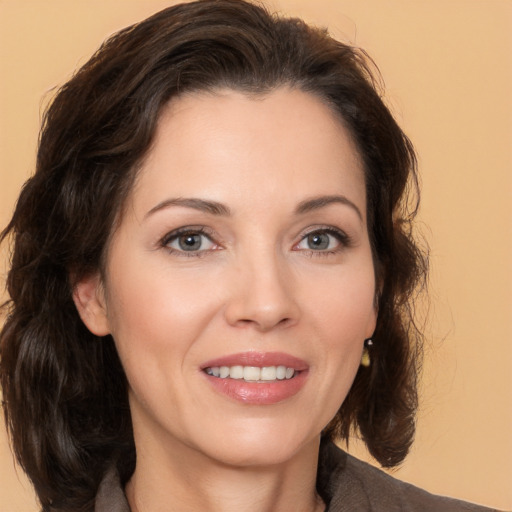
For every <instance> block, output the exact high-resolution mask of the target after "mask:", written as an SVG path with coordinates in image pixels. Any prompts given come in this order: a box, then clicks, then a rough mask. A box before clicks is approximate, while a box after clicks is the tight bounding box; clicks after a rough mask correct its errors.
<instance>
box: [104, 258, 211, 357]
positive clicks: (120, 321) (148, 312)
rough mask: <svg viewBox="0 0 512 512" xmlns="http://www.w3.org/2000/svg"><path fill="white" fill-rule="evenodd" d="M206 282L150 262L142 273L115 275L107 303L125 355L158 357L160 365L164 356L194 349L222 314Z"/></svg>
mask: <svg viewBox="0 0 512 512" xmlns="http://www.w3.org/2000/svg"><path fill="white" fill-rule="evenodd" d="M125 276H129V278H127V277H125ZM203 277H204V276H192V277H191V276H190V275H187V276H184V275H183V273H181V275H179V274H177V273H171V272H169V271H168V270H167V269H166V268H165V267H164V268H158V269H154V268H151V267H150V266H149V265H148V264H147V263H146V264H145V266H143V267H140V266H139V268H138V269H133V268H132V269H130V268H126V266H124V267H123V266H120V267H118V268H117V270H116V272H113V273H112V275H111V285H110V287H109V297H108V299H107V301H108V304H109V308H108V317H109V324H110V327H111V332H112V335H113V337H114V339H115V340H116V345H117V347H118V351H119V352H120V356H121V357H122V358H123V355H127V354H133V355H135V356H137V355H140V357H143V358H149V357H151V355H152V356H153V357H154V356H155V355H156V356H158V357H157V359H159V360H161V359H162V358H161V357H160V356H161V355H162V354H164V353H165V352H169V351H171V352H172V353H174V354H177V353H179V352H183V351H186V350H187V349H188V348H190V346H191V345H193V343H194V341H195V340H197V338H198V337H199V336H200V334H201V332H202V331H203V330H204V328H205V326H206V325H207V324H208V323H209V322H210V321H211V318H212V317H213V316H214V315H215V314H216V312H217V311H218V309H219V307H218V302H219V299H218V298H217V297H216V295H215V293H214V290H211V289H204V287H203V286H201V283H203V282H204V279H203ZM139 353H140V354H139ZM176 361H178V360H177V359H176Z"/></svg>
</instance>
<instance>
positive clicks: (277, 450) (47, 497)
mask: <svg viewBox="0 0 512 512" xmlns="http://www.w3.org/2000/svg"><path fill="white" fill-rule="evenodd" d="M415 184H416V174H415V157H414V152H413V149H412V147H411V144H410V143H409V141H408V139H407V138H406V137H405V135H404V134H403V133H402V131H401V130H400V128H399V127H398V126H397V124H396V123H395V121H394V120H393V118H392V117H391V115H390V114H389V112H388V110H387V109H386V107H385V106H384V104H383V103H382V101H381V99H380V98H379V95H378V92H377V90H376V84H375V80H374V78H373V76H372V73H371V66H370V65H369V64H368V63H367V60H366V59H365V58H364V56H363V55H362V54H361V52H359V51H357V50H355V49H353V48H351V47H349V46H346V45H343V44H341V43H339V42H336V41H334V40H332V39H331V38H330V37H329V36H327V35H326V34H325V33H324V32H322V31H318V30H314V29H311V28H308V27H307V26H306V25H304V24H303V23H302V22H300V21H298V20H286V19H275V18H273V17H271V16H269V15H268V14H267V13H266V12H265V11H264V10H263V9H261V8H260V7H257V6H255V5H251V4H247V3H245V2H241V1H238V0H235V1H233V0H221V1H217V2H198V3H191V4H186V5H180V6H175V7H172V8H170V9H167V10H165V11H162V12H161V13H158V14H156V15H155V16H153V17H151V18H149V19H148V20H146V21H144V22H142V23H140V24H138V25H135V26H134V27H130V28H128V29H126V30H123V31H121V32H120V33H119V34H117V35H115V36H114V37H112V38H111V39H110V40H109V41H108V42H107V43H106V44H105V45H104V46H103V47H102V48H101V49H100V50H99V51H98V52H97V53H96V55H95V56H93V58H92V59H91V60H90V61H89V62H88V63H87V64H86V65H85V66H84V67H83V68H82V69H81V70H80V71H79V72H78V73H77V74H76V75H75V76H74V77H73V78H72V79H71V80H70V81H69V82H68V83H67V84H66V85H65V86H64V87H63V88H62V89H61V90H60V92H59V93H58V95H57V96H56V98H55V100H54V101H53V103H52V105H51V107H50V108H49V110H48V112H47V114H46V116H45V119H44V126H43V131H42V134H41V140H40V147H39V153H38V161H37V172H36V174H35V176H34V177H33V178H32V179H31V180H30V181H29V182H28V183H27V184H26V186H25V188H24V190H23V192H22V194H21V195H20V199H19V202H18V205H17V208H16V211H15V214H14V216H13V219H12V221H11V223H10V224H9V226H8V227H7V229H6V230H5V231H4V234H3V237H4V238H5V237H6V236H7V235H12V236H13V237H14V250H13V256H12V268H11V271H10V273H9V276H8V288H9V293H10V295H11V299H12V302H11V306H10V307H11V309H10V315H9V318H8V320H7V322H6V324H5V326H4V329H3V331H2V345H1V350H2V352H1V356H2V369H1V376H2V389H3V393H4V400H5V407H4V410H5V414H6V419H7V421H8V425H9V428H10V432H11V435H12V439H13V446H14V450H15V453H16V455H17V457H18V459H19V461H20V463H21V464H22V466H23V468H24V469H25V471H26V472H27V474H28V475H29V477H30V478H31V480H32V482H33V483H34V487H35V489H36V492H37V494H38V497H39V499H40V500H41V503H42V506H43V510H93V509H94V510H98V511H104V510H132V511H142V510H150V511H153V510H231V509H235V508H236V509H237V510H275V511H280V510H298V511H313V510H326V509H328V510H330V511H336V510H386V511H387V510H483V509H482V508H481V507H477V506H472V505H469V504H464V503H461V502H455V501H453V500H447V499H443V498H438V497H434V496H431V495H428V494H427V493H425V492H424V491H420V490H418V489H416V488H413V487H411V486H407V485H406V484H402V483H399V482H397V481H395V480H393V479H391V478H390V477H388V476H386V475H384V474H383V473H380V472H378V471H377V470H375V469H372V468H370V467H369V466H366V465H364V464H362V463H360V462H358V461H356V460H355V459H353V458H351V457H349V456H347V455H346V454H344V453H343V452H341V451H339V450H338V449H337V448H335V446H334V445H333V444H332V441H333V440H334V439H336V438H342V439H347V438H348V436H349V434H350V433H351V432H352V431H353V430H355V429H357V430H358V431H359V432H360V434H361V436H362V438H363V439H364V441H365V443H366V444H367V446H368V448H369V450H370V452H371V453H372V454H373V455H374V457H375V458H376V459H377V460H378V461H379V462H380V463H381V464H382V465H383V466H386V467H393V466H396V465H397V464H399V463H400V462H401V461H402V460H403V459H404V457H405V456H406V454H407V452H408V449H409V447H410V445H411V442H412V438H413V434H414V413H415V410H416V406H417V400H416V372H415V370H416V365H417V361H418V357H419V355H420V341H421V336H420V335H419V333H417V332H416V330H415V327H414V323H413V320H412V318H411V317H410V315H409V310H410V297H411V293H412V292H413V291H414V290H415V289H416V287H417V285H418V284H421V282H422V280H423V279H424V274H425V270H426V264H425V259H424V257H423V255H422V254H421V252H420V251H419V250H418V249H417V247H416V246H415V244H414V241H413V239H412V237H411V233H410V221H411V220H412V218H413V216H414V210H415V209H414V208H413V209H412V211H409V210H408V209H407V205H408V202H407V197H406V192H407V190H408V188H407V187H408V186H410V185H412V188H413V189H414V187H415Z"/></svg>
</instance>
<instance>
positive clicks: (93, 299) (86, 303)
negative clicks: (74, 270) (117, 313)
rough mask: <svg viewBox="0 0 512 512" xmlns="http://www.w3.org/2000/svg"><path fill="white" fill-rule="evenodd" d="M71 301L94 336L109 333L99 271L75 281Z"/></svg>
mask: <svg viewBox="0 0 512 512" xmlns="http://www.w3.org/2000/svg"><path fill="white" fill-rule="evenodd" d="M73 301H74V303H75V306H76V309H77V310H78V314H79V315H80V318H81V319H82V322H83V323H84V324H85V325H86V327H87V328H88V329H89V331H91V332H92V333H93V334H95V335H96V336H106V335H107V334H110V327H109V322H108V316H107V308H106V302H105V292H104V289H103V283H102V280H101V277H100V274H99V272H95V273H94V274H90V275H88V276H86V277H84V278H82V279H81V280H80V281H78V282H76V283H75V286H74V287H73Z"/></svg>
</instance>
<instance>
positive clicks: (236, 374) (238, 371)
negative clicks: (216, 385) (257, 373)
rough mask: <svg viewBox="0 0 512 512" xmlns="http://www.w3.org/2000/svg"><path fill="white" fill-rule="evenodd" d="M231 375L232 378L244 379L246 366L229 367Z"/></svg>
mask: <svg viewBox="0 0 512 512" xmlns="http://www.w3.org/2000/svg"><path fill="white" fill-rule="evenodd" d="M229 376H230V377H231V378H232V379H243V378H244V367H243V366H232V367H231V368H230V369H229Z"/></svg>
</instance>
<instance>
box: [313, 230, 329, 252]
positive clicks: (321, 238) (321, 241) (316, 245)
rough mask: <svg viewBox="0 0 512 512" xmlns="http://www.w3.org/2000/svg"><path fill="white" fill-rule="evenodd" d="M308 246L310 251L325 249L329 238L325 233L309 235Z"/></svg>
mask: <svg viewBox="0 0 512 512" xmlns="http://www.w3.org/2000/svg"><path fill="white" fill-rule="evenodd" d="M308 245H309V247H310V249H327V248H328V247H329V237H328V236H327V235H326V234H325V233H315V234H313V235H309V236H308Z"/></svg>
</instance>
